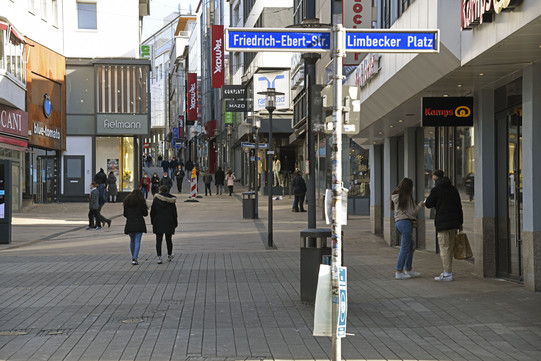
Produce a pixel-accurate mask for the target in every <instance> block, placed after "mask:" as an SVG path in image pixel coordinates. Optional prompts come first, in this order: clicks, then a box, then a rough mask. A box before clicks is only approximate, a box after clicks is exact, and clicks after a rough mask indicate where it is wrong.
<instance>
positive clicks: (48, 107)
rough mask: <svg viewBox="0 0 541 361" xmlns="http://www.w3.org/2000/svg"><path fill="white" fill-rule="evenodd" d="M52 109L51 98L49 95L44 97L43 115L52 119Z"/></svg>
mask: <svg viewBox="0 0 541 361" xmlns="http://www.w3.org/2000/svg"><path fill="white" fill-rule="evenodd" d="M52 109H53V106H52V104H51V98H50V97H49V94H45V95H44V96H43V115H45V118H50V117H51V112H52Z"/></svg>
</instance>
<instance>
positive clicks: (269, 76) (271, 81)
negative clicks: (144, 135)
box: [253, 70, 291, 112]
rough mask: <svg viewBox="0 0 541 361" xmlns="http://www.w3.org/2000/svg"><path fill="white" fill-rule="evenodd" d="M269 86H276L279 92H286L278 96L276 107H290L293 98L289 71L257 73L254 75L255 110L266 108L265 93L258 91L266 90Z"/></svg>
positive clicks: (278, 108)
mask: <svg viewBox="0 0 541 361" xmlns="http://www.w3.org/2000/svg"><path fill="white" fill-rule="evenodd" d="M268 88H274V89H276V91H277V92H281V93H284V95H277V96H276V109H277V110H280V109H289V107H290V98H291V97H290V86H289V71H288V70H284V71H275V72H269V73H257V74H255V75H254V109H253V110H254V112H256V111H259V110H265V95H262V94H258V93H259V92H265V91H267V89H268Z"/></svg>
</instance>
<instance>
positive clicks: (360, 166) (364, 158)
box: [348, 140, 370, 197]
mask: <svg viewBox="0 0 541 361" xmlns="http://www.w3.org/2000/svg"><path fill="white" fill-rule="evenodd" d="M368 152H369V150H368V149H365V148H363V147H361V146H360V145H358V144H357V143H355V142H354V141H353V140H351V145H350V150H349V162H350V167H351V172H350V189H349V193H348V196H349V197H368V196H370V169H369V168H368Z"/></svg>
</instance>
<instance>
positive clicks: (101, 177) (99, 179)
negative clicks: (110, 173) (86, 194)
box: [92, 168, 107, 185]
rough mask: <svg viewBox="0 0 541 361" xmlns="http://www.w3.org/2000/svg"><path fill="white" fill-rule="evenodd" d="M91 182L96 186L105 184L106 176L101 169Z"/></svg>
mask: <svg viewBox="0 0 541 361" xmlns="http://www.w3.org/2000/svg"><path fill="white" fill-rule="evenodd" d="M92 180H93V181H94V182H96V183H97V184H98V185H100V184H105V182H106V181H107V175H106V174H105V172H104V171H103V168H100V171H99V172H98V173H96V175H95V176H94V179H92Z"/></svg>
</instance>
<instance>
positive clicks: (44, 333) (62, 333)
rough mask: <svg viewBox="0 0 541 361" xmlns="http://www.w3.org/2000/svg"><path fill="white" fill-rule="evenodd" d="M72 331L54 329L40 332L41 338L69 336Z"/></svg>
mask: <svg viewBox="0 0 541 361" xmlns="http://www.w3.org/2000/svg"><path fill="white" fill-rule="evenodd" d="M71 331H72V330H71V329H60V328H59V329H53V330H40V331H39V332H38V335H39V336H67V335H69V334H70V333H71Z"/></svg>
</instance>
